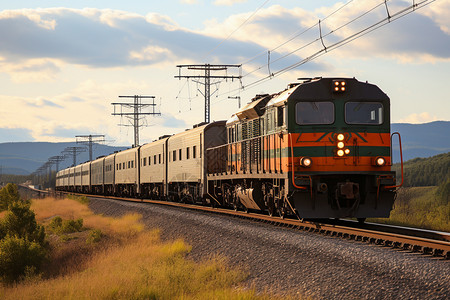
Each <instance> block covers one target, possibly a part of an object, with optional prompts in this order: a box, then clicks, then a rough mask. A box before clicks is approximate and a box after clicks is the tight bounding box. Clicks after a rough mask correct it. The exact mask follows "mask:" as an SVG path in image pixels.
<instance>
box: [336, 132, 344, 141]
mask: <svg viewBox="0 0 450 300" xmlns="http://www.w3.org/2000/svg"><path fill="white" fill-rule="evenodd" d="M344 138H345V136H344V135H343V134H342V133H339V134H338V135H337V139H338V141H341V142H342V141H343V140H344Z"/></svg>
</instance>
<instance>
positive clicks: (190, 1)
mask: <svg viewBox="0 0 450 300" xmlns="http://www.w3.org/2000/svg"><path fill="white" fill-rule="evenodd" d="M180 3H182V4H189V5H192V4H197V3H198V0H180Z"/></svg>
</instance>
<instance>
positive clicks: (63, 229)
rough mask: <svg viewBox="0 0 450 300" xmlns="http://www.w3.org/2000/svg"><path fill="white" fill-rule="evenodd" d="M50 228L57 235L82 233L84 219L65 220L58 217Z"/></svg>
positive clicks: (53, 220) (51, 223)
mask: <svg viewBox="0 0 450 300" xmlns="http://www.w3.org/2000/svg"><path fill="white" fill-rule="evenodd" d="M48 228H49V229H50V230H51V231H53V232H54V233H56V234H65V233H73V232H80V231H81V230H82V229H83V219H78V220H63V219H62V218H61V217H59V216H57V217H54V218H53V219H52V221H51V222H50V224H49V225H48Z"/></svg>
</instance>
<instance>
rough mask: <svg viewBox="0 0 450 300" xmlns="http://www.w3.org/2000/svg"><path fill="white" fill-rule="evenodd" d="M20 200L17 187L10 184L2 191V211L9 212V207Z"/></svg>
mask: <svg viewBox="0 0 450 300" xmlns="http://www.w3.org/2000/svg"><path fill="white" fill-rule="evenodd" d="M19 200H20V195H19V190H18V188H17V185H15V184H12V183H8V184H7V185H6V186H4V187H3V188H2V189H1V190H0V211H4V210H7V209H8V207H9V205H10V204H12V203H13V202H17V201H19Z"/></svg>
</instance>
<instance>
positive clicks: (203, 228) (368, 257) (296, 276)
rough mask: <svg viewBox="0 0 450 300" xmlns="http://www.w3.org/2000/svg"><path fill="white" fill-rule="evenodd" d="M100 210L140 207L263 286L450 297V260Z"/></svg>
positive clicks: (167, 236) (198, 215)
mask: <svg viewBox="0 0 450 300" xmlns="http://www.w3.org/2000/svg"><path fill="white" fill-rule="evenodd" d="M89 206H90V208H91V209H92V210H93V211H94V212H95V213H99V214H100V213H102V214H105V215H109V216H121V215H123V214H125V213H128V212H138V213H140V214H142V215H143V220H144V223H145V225H146V226H147V227H148V228H159V229H160V230H161V237H162V239H163V240H173V239H176V238H182V239H183V240H184V241H186V242H187V243H188V244H190V245H191V246H192V251H191V253H190V254H189V257H190V258H192V259H194V260H201V259H203V258H209V257H210V256H211V255H221V256H224V257H226V258H227V259H228V260H229V262H230V263H231V264H235V265H239V266H243V267H244V268H245V269H246V270H248V272H249V277H248V280H247V282H246V284H247V285H248V286H252V287H254V288H256V290H258V291H267V290H268V291H271V292H273V293H275V294H279V295H296V294H300V295H304V296H310V297H313V298H319V299H449V298H450V262H449V261H442V260H438V259H434V258H432V257H430V256H423V255H420V254H416V253H408V252H402V251H398V250H394V249H390V248H385V247H380V246H375V245H370V244H365V243H361V242H356V241H350V240H344V239H341V238H335V237H329V236H322V235H319V234H316V233H309V232H304V231H299V230H294V229H286V228H280V227H275V226H272V225H267V224H262V223H257V222H252V221H249V220H242V219H239V218H233V217H229V216H223V215H216V214H210V213H204V212H198V211H193V210H188V209H182V208H174V207H166V206H161V205H155V204H148V203H135V202H125V201H117V200H105V199H91V202H90V205H89Z"/></svg>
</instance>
